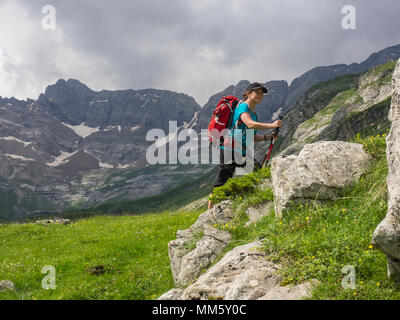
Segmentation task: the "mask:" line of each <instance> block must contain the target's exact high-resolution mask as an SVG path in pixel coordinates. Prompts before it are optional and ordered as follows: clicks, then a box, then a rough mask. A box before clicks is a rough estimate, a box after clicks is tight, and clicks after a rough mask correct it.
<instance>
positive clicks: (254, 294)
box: [159, 241, 312, 300]
mask: <svg viewBox="0 0 400 320" xmlns="http://www.w3.org/2000/svg"><path fill="white" fill-rule="evenodd" d="M261 245H262V243H261V242H260V241H256V242H253V243H249V244H246V245H243V246H238V247H236V248H234V249H233V250H231V251H230V252H228V253H227V254H226V255H225V256H224V257H223V258H222V259H221V260H220V261H219V262H218V263H216V264H215V265H214V266H212V267H211V268H210V269H209V270H207V272H205V273H204V274H202V275H201V276H200V277H199V278H198V279H197V280H196V282H194V283H193V284H191V285H190V286H188V287H187V288H186V289H172V290H170V291H168V292H167V293H165V294H164V295H162V296H161V297H159V300H199V299H201V300H208V299H218V300H256V299H268V300H273V299H279V300H286V299H302V298H307V297H309V296H310V290H311V289H312V282H310V283H307V284H302V285H298V286H295V287H281V286H280V283H281V281H282V279H281V276H280V275H279V274H278V272H277V271H278V270H279V265H275V264H273V263H271V262H268V261H267V260H266V257H265V256H266V254H265V252H263V251H262V250H260V249H259V248H260V247H261Z"/></svg>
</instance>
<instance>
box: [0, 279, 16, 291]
mask: <svg viewBox="0 0 400 320" xmlns="http://www.w3.org/2000/svg"><path fill="white" fill-rule="evenodd" d="M4 290H15V285H14V283H12V282H11V281H10V280H2V281H0V291H4Z"/></svg>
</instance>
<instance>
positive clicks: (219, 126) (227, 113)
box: [208, 96, 239, 143]
mask: <svg viewBox="0 0 400 320" xmlns="http://www.w3.org/2000/svg"><path fill="white" fill-rule="evenodd" d="M238 103H239V99H238V98H236V97H235V96H226V97H223V98H222V99H221V100H220V101H219V102H218V105H217V107H216V108H215V110H214V112H213V114H212V116H211V120H210V123H209V124H208V137H209V139H210V143H212V142H213V139H221V138H222V137H221V136H220V133H221V131H222V130H224V129H229V128H230V126H231V124H232V119H233V114H234V111H235V108H236V106H237V105H238ZM215 129H216V130H215Z"/></svg>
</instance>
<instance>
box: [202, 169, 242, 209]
mask: <svg viewBox="0 0 400 320" xmlns="http://www.w3.org/2000/svg"><path fill="white" fill-rule="evenodd" d="M235 168H236V164H235V163H232V164H220V165H219V170H218V173H217V177H216V179H215V182H214V185H213V187H212V190H214V188H216V187H220V186H223V185H224V184H225V183H226V181H228V180H229V179H230V178H232V177H233V174H234V173H235ZM212 190H211V193H210V197H212ZM213 206H214V202H213V201H212V200H209V201H208V210H210V209H212V208H213Z"/></svg>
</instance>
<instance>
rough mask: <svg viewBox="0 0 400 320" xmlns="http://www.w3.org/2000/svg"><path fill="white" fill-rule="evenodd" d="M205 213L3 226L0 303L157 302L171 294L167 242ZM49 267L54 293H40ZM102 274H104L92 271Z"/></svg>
mask: <svg viewBox="0 0 400 320" xmlns="http://www.w3.org/2000/svg"><path fill="white" fill-rule="evenodd" d="M203 211H204V210H197V211H194V212H182V211H181V212H173V213H172V212H169V211H168V212H163V213H158V214H150V215H141V216H118V217H116V216H97V217H92V218H88V219H79V220H76V221H75V222H73V223H72V224H70V225H65V226H63V225H45V226H43V225H37V224H7V225H3V226H0V280H5V279H7V280H10V281H12V282H13V283H14V284H15V286H16V288H17V289H16V291H15V292H11V291H8V290H7V291H3V292H0V299H33V300H36V299H136V300H139V299H140V300H142V299H154V298H156V297H157V296H159V295H161V294H163V293H165V292H166V291H168V290H169V289H171V288H173V287H174V285H173V279H172V274H171V270H170V261H169V258H168V246H167V244H168V242H169V241H171V240H173V239H175V238H176V231H177V230H180V229H186V228H188V227H190V226H191V225H192V224H193V223H194V222H195V220H196V219H197V217H198V216H199V214H200V213H201V212H203ZM46 265H51V266H54V267H55V270H56V286H57V287H56V289H55V290H52V289H48V290H45V289H43V288H42V285H41V283H42V279H43V277H45V276H46V274H42V273H41V270H42V268H43V267H44V266H46ZM96 268H97V269H99V270H100V269H102V270H104V273H103V274H98V275H96V274H91V273H90V270H96Z"/></svg>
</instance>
